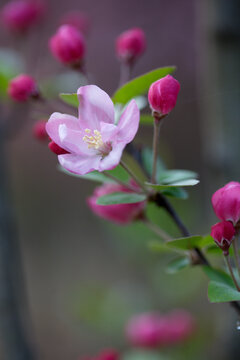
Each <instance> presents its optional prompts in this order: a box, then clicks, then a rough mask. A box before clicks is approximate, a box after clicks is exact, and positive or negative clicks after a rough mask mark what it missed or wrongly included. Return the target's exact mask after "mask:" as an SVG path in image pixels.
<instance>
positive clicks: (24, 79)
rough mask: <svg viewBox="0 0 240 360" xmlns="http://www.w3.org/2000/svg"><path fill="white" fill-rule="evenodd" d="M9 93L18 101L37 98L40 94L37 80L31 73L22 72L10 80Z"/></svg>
mask: <svg viewBox="0 0 240 360" xmlns="http://www.w3.org/2000/svg"><path fill="white" fill-rule="evenodd" d="M8 95H9V96H10V97H11V99H12V100H14V101H18V102H25V101H28V100H29V99H30V98H36V97H38V95H39V92H38V89H37V84H36V81H35V80H34V79H33V78H32V77H31V76H29V75H26V74H20V75H18V76H16V77H15V78H14V79H12V80H11V81H10V82H9V85H8Z"/></svg>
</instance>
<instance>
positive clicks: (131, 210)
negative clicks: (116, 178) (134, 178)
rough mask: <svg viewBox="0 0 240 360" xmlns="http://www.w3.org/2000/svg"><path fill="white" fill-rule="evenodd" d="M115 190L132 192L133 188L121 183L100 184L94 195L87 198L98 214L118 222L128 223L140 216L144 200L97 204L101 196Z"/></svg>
mask: <svg viewBox="0 0 240 360" xmlns="http://www.w3.org/2000/svg"><path fill="white" fill-rule="evenodd" d="M115 192H131V190H129V189H128V188H125V187H124V186H122V185H119V184H104V185H102V186H99V187H97V188H96V189H95V191H94V193H93V195H92V196H91V197H89V198H88V200H87V202H88V205H89V207H90V208H91V209H92V211H93V212H94V213H95V214H97V215H98V216H100V217H102V218H103V219H106V220H109V221H112V222H115V223H117V224H128V223H130V222H132V221H134V220H136V219H137V218H138V217H140V215H141V214H142V212H143V209H144V207H145V202H144V201H141V202H138V203H133V204H117V205H98V204H97V200H98V198H99V197H100V196H103V195H107V194H112V193H115Z"/></svg>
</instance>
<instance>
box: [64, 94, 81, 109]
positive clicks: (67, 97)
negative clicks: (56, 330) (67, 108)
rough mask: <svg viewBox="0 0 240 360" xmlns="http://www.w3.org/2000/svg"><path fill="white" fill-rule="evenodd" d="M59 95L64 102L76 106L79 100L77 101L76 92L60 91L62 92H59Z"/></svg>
mask: <svg viewBox="0 0 240 360" xmlns="http://www.w3.org/2000/svg"><path fill="white" fill-rule="evenodd" d="M59 96H60V98H61V99H62V101H64V102H65V103H66V104H68V105H71V106H74V107H76V108H78V106H79V101H78V97H77V94H63V93H62V94H59Z"/></svg>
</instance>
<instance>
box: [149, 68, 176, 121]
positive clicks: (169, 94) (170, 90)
mask: <svg viewBox="0 0 240 360" xmlns="http://www.w3.org/2000/svg"><path fill="white" fill-rule="evenodd" d="M179 90H180V84H179V82H178V81H177V80H176V79H174V77H172V76H171V75H167V76H165V77H163V78H162V79H159V80H157V81H155V82H154V83H153V84H152V85H151V86H150V89H149V91H148V101H149V104H150V107H151V109H152V111H153V112H155V113H157V114H159V115H160V116H162V115H167V114H168V113H170V111H171V110H172V109H173V108H174V107H175V105H176V102H177V96H178V93H179Z"/></svg>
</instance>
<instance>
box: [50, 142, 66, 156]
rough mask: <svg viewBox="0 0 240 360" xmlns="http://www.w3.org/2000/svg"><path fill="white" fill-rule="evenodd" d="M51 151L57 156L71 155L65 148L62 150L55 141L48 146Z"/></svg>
mask: <svg viewBox="0 0 240 360" xmlns="http://www.w3.org/2000/svg"><path fill="white" fill-rule="evenodd" d="M48 147H49V149H50V150H51V151H52V152H53V153H54V154H56V155H64V154H69V152H68V151H67V150H64V149H63V148H61V147H60V146H59V145H58V144H56V143H55V142H54V141H51V142H50V143H49V144H48Z"/></svg>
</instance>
